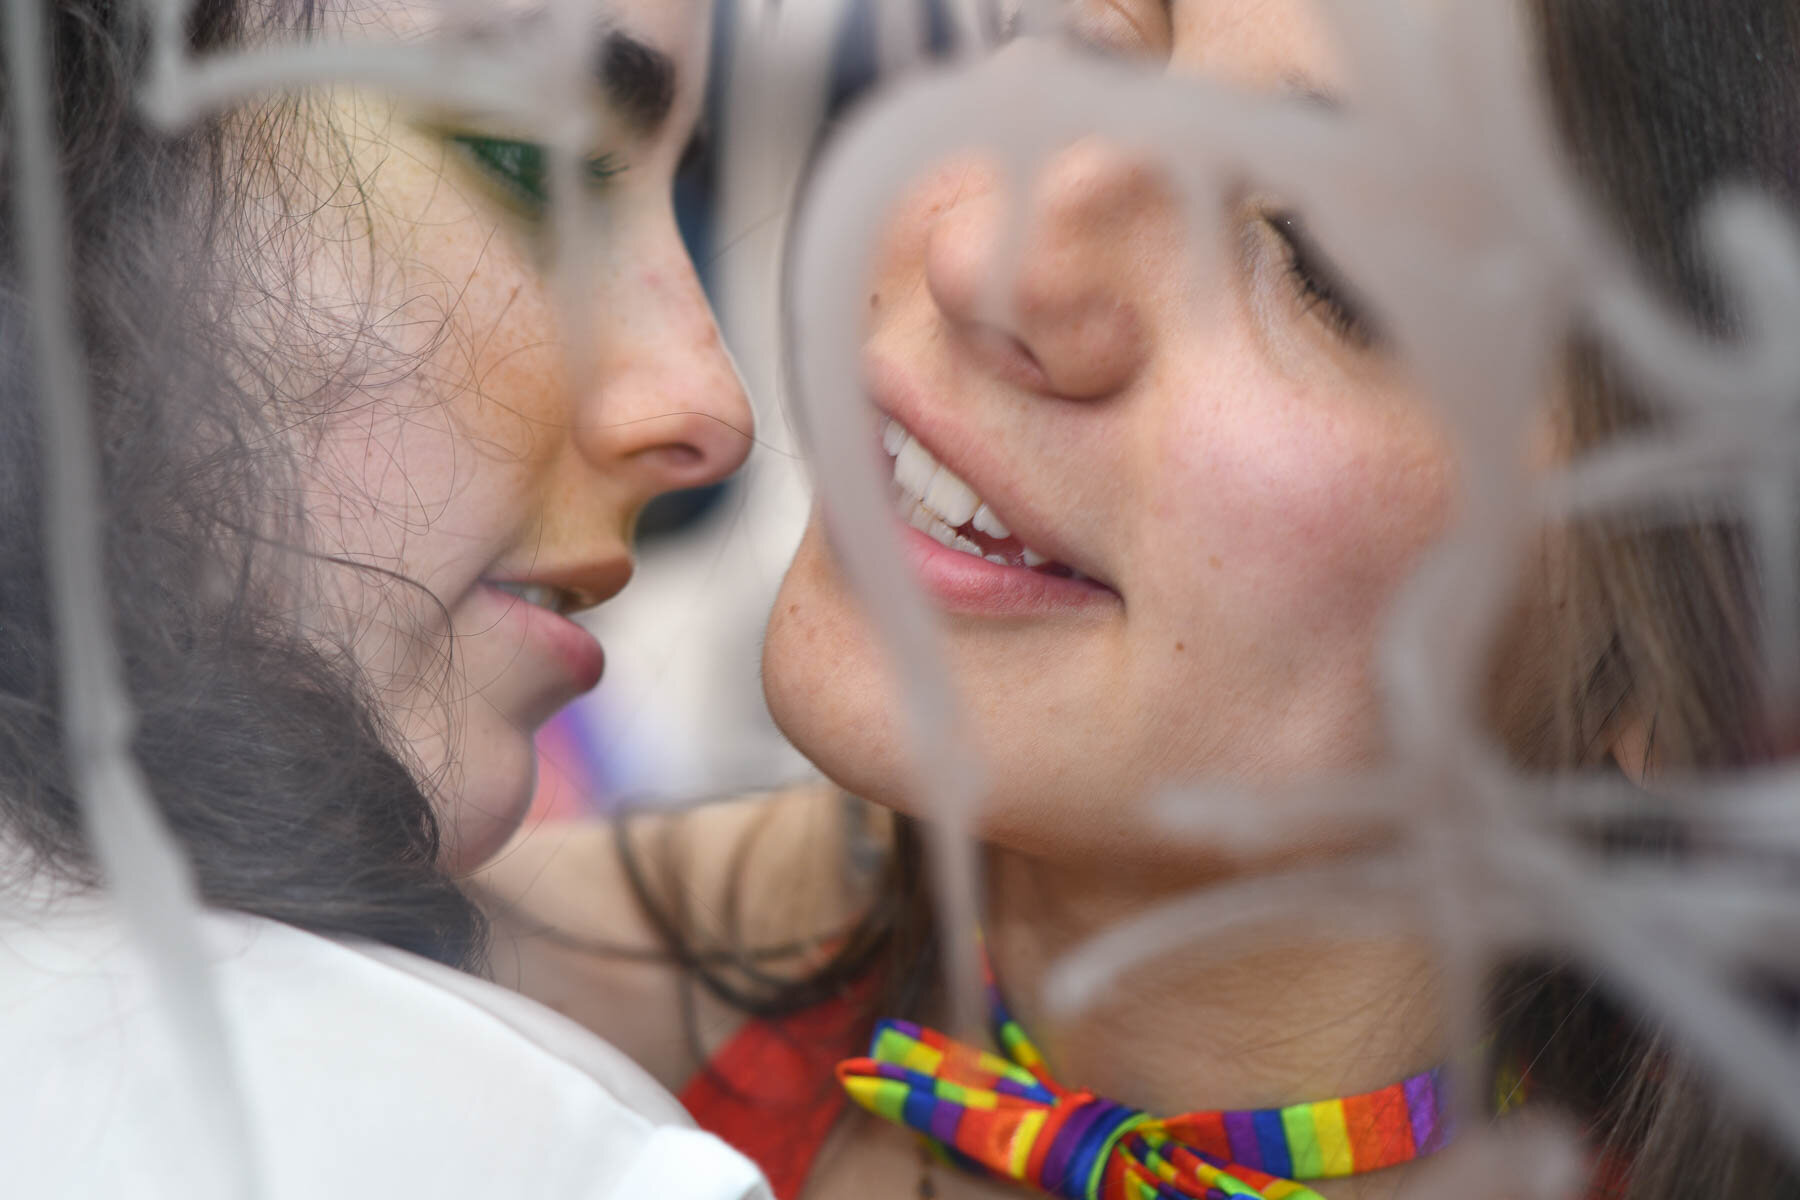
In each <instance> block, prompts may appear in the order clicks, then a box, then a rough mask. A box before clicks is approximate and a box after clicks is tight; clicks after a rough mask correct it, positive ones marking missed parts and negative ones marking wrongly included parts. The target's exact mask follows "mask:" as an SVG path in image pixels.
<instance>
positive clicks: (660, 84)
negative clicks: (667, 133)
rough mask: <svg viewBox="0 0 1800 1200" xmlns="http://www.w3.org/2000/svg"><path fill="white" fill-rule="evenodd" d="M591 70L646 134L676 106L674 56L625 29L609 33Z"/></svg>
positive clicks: (625, 114) (656, 126)
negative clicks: (633, 35)
mask: <svg viewBox="0 0 1800 1200" xmlns="http://www.w3.org/2000/svg"><path fill="white" fill-rule="evenodd" d="M595 58H596V61H595V63H594V74H595V75H596V76H597V77H598V78H599V81H600V87H601V88H602V89H603V90H604V91H605V92H606V98H607V99H608V100H610V101H611V102H612V106H613V107H614V108H616V109H618V110H619V113H620V114H621V115H622V116H624V117H625V119H626V120H627V121H629V122H631V124H632V126H633V127H634V128H635V130H636V131H637V133H638V134H639V135H640V136H642V137H649V136H651V135H652V134H654V133H655V132H656V131H657V130H658V129H660V128H661V127H662V123H663V122H664V121H666V120H668V119H669V113H670V112H671V111H673V110H674V108H675V81H676V75H675V60H674V59H672V58H670V57H669V56H668V55H667V54H664V53H663V52H662V51H661V50H658V49H657V48H656V47H654V46H651V45H647V44H646V43H644V42H640V41H639V40H638V39H636V38H634V37H632V36H631V35H630V34H628V33H609V34H607V35H606V40H605V41H603V42H602V43H600V50H599V52H598V54H597V55H596V56H595Z"/></svg>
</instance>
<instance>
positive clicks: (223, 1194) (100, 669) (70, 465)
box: [6, 0, 263, 1200]
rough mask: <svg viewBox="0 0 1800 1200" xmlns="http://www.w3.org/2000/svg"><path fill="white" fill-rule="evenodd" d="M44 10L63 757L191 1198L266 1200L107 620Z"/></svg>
mask: <svg viewBox="0 0 1800 1200" xmlns="http://www.w3.org/2000/svg"><path fill="white" fill-rule="evenodd" d="M43 7H45V6H44V5H42V4H40V2H39V0H10V2H9V3H8V4H7V6H6V11H7V16H6V73H7V76H8V80H9V88H8V91H9V100H10V103H11V108H12V129H11V132H12V135H13V138H14V145H15V147H16V153H17V156H18V161H17V163H16V164H14V165H13V167H12V170H11V176H12V185H13V188H14V197H15V199H14V212H13V220H14V223H15V224H14V227H15V229H16V230H18V231H19V233H18V235H17V236H18V238H19V241H20V243H21V244H20V245H19V246H17V247H16V250H17V253H18V255H19V261H20V262H21V264H22V266H23V274H24V280H25V284H26V287H27V289H28V293H29V295H30V298H31V308H30V311H31V314H32V320H31V327H32V330H31V332H32V347H33V353H34V356H35V358H36V375H37V383H38V388H37V390H38V396H39V413H38V415H39V420H40V421H41V422H42V427H41V430H40V435H39V436H40V437H41V438H42V440H43V446H44V462H45V489H44V521H45V529H44V545H45V548H46V549H45V556H46V563H45V568H46V575H47V578H48V580H49V595H48V597H47V600H48V607H49V611H50V613H51V620H52V624H53V626H54V628H55V630H56V643H57V663H58V673H59V678H60V681H61V694H62V695H61V723H62V740H63V746H62V750H63V755H64V757H65V758H66V759H67V763H68V771H69V776H70V779H71V781H72V782H73V784H74V791H75V795H76V799H77V802H78V804H79V806H80V810H81V814H82V820H83V825H84V828H85V831H86V833H87V837H88V839H89V841H90V842H91V844H92V848H93V852H94V858H95V860H96V862H97V864H98V866H99V869H100V873H101V875H102V877H103V878H104V880H105V882H106V887H107V892H108V900H109V901H110V904H111V907H112V909H113V911H114V912H115V913H116V914H117V916H118V918H119V920H120V922H121V924H122V925H123V927H124V928H125V930H126V932H127V934H128V935H129V936H130V938H131V942H132V945H133V946H134V947H135V948H136V949H137V951H138V952H139V953H140V954H141V956H142V960H143V963H144V966H145V968H146V971H147V976H148V980H149V984H150V989H151V993H152V995H153V996H154V997H155V999H156V1002H157V1007H158V1011H159V1015H160V1016H161V1018H162V1019H163V1020H164V1021H165V1022H166V1023H167V1026H168V1032H169V1034H170V1038H171V1041H172V1042H173V1044H174V1045H175V1047H176V1049H177V1052H178V1053H179V1055H180V1057H181V1060H182V1062H183V1063H184V1064H185V1066H186V1068H187V1070H188V1072H189V1075H188V1082H189V1083H190V1085H191V1087H192V1099H193V1102H194V1104H195V1105H196V1106H197V1107H198V1108H199V1110H200V1116H201V1118H202V1119H201V1122H200V1124H201V1127H202V1128H204V1129H205V1130H206V1136H207V1138H208V1141H209V1142H210V1145H208V1146H207V1150H208V1151H210V1153H208V1154H205V1155H203V1156H201V1157H200V1159H199V1161H196V1162H195V1163H194V1164H193V1169H194V1174H195V1177H194V1178H192V1179H191V1180H190V1181H189V1186H190V1187H191V1189H192V1191H191V1193H190V1194H194V1195H198V1196H202V1197H204V1196H208V1195H212V1196H217V1197H220V1198H221V1200H238V1198H240V1197H242V1198H247V1200H254V1198H255V1197H257V1196H260V1195H262V1194H263V1187H262V1181H261V1179H260V1178H259V1174H258V1171H257V1163H256V1154H255V1145H254V1142H253V1139H252V1136H251V1121H250V1113H249V1109H248V1107H247V1105H246V1102H245V1098H244V1095H243V1092H242V1089H241V1088H240V1087H239V1083H238V1075H237V1070H236V1065H235V1062H234V1055H233V1052H232V1048H231V1045H230V1038H229V1034H228V1032H227V1029H226V1025H225V1019H224V1011H223V1008H222V1006H221V1002H220V999H219V996H218V994H217V992H216V991H215V989H214V986H213V979H212V971H211V963H210V961H209V957H208V953H207V949H206V946H205V944H204V937H203V933H202V930H201V925H200V916H201V905H200V897H199V892H198V889H197V888H196V886H195V883H194V878H193V873H192V871H191V869H190V867H189V865H188V862H187V858H186V855H185V854H184V853H183V851H182V850H181V848H180V846H179V845H178V844H177V843H176V841H175V839H174V837H173V836H172V835H171V834H170V832H169V830H168V827H167V826H166V825H165V824H164V823H163V819H162V815H161V814H160V813H159V812H158V811H157V808H156V804H155V801H154V800H153V799H152V798H151V795H150V787H149V781H148V780H147V779H146V778H145V776H144V774H143V772H142V770H141V769H140V767H139V766H138V763H137V761H136V759H135V758H134V757H133V755H132V749H131V743H132V737H133V734H134V732H135V730H136V725H137V716H136V712H135V710H134V707H133V704H132V701H131V698H130V693H129V691H128V690H127V688H126V684H125V675H124V669H123V664H122V663H121V661H120V658H119V652H118V647H117V644H116V642H115V640H114V636H113V627H112V616H111V613H110V612H109V611H108V597H110V596H111V595H112V594H113V591H112V589H111V588H109V587H108V585H107V579H106V573H105V569H104V566H103V564H104V562H105V552H104V532H103V531H104V524H103V521H104V518H103V517H102V513H103V512H104V511H105V505H103V504H102V502H101V495H102V486H101V482H100V470H99V463H98V461H97V457H96V450H95V442H94V428H93V421H92V416H91V413H90V411H89V408H88V395H87V387H86V383H85V381H86V377H87V376H86V371H85V369H84V365H83V356H82V351H81V347H80V343H79V338H78V335H77V333H76V330H75V326H74V323H73V321H72V313H71V307H70V305H71V296H70V292H69V266H70V259H69V250H70V248H69V244H68V233H67V227H66V225H65V224H64V211H63V200H62V197H61V195H60V186H61V180H62V178H63V172H62V171H61V170H60V169H59V168H60V164H59V163H58V161H57V154H56V143H55V139H54V135H53V119H54V118H53V114H52V111H51V102H50V96H51V91H50V83H49V79H48V78H47V76H46V67H47V65H48V64H50V63H51V62H52V61H53V60H52V57H51V53H50V42H49V37H48V34H47V31H46V29H45V28H44V23H43V12H42V9H43ZM25 231H29V233H28V234H27V233H26V232H25Z"/></svg>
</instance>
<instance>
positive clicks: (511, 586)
mask: <svg viewBox="0 0 1800 1200" xmlns="http://www.w3.org/2000/svg"><path fill="white" fill-rule="evenodd" d="M494 586H495V587H497V588H499V589H500V590H501V591H503V592H505V593H506V594H507V595H509V596H516V597H518V598H519V599H520V600H523V601H524V602H525V603H527V604H535V605H537V606H538V607H539V608H547V609H549V610H550V611H551V612H561V611H562V598H563V594H562V591H561V589H559V588H553V587H545V586H544V585H543V584H539V583H496V584H494Z"/></svg>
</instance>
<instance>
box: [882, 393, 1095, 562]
mask: <svg viewBox="0 0 1800 1200" xmlns="http://www.w3.org/2000/svg"><path fill="white" fill-rule="evenodd" d="M881 445H882V448H883V449H884V450H886V451H887V453H888V456H889V457H890V458H891V459H892V460H893V469H894V502H895V506H896V508H897V509H898V511H899V514H900V518H901V519H902V520H904V521H905V522H906V523H907V524H909V525H911V526H912V527H913V528H914V529H916V530H918V531H919V532H920V533H922V534H924V535H925V536H926V537H928V538H930V539H932V540H933V541H935V542H937V543H938V544H939V545H941V546H944V547H947V548H948V549H951V550H955V551H958V552H960V553H963V554H967V555H970V556H972V557H974V558H979V559H985V560H986V561H988V562H990V563H993V564H994V565H995V566H999V567H1015V568H1021V569H1026V570H1030V571H1033V572H1035V573H1037V574H1040V575H1047V576H1050V577H1052V578H1057V579H1075V580H1083V579H1086V578H1087V577H1086V576H1084V575H1083V574H1081V572H1079V571H1077V570H1075V569H1073V568H1071V567H1068V566H1065V565H1063V564H1062V563H1059V562H1053V561H1051V560H1050V559H1049V558H1048V557H1046V556H1045V555H1042V554H1039V553H1038V552H1037V551H1035V550H1033V549H1032V548H1031V547H1029V546H1027V545H1025V544H1024V543H1023V542H1021V541H1019V540H1018V539H1017V538H1015V537H1014V536H1013V535H1012V531H1011V530H1009V529H1008V528H1007V527H1006V524H1005V522H1003V521H1001V519H1000V518H999V517H998V516H996V515H995V514H994V510H993V509H991V508H989V507H988V506H987V504H985V503H984V502H983V501H982V499H981V497H979V496H977V495H976V494H975V489H974V488H972V487H970V486H969V485H968V484H966V483H964V482H963V481H962V479H961V478H960V477H959V476H958V475H957V474H956V473H955V472H953V471H951V470H950V468H949V467H946V466H944V465H943V464H942V463H940V462H938V461H937V459H936V458H935V457H933V455H932V453H931V451H929V450H927V449H926V448H925V447H924V446H923V445H921V444H920V442H919V440H918V439H917V438H916V437H914V436H913V435H912V434H911V433H909V432H908V431H907V429H906V427H905V426H904V425H902V424H900V422H898V421H896V420H894V419H893V418H891V417H889V418H886V419H884V421H883V424H882V429H881Z"/></svg>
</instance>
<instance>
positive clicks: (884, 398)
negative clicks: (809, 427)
mask: <svg viewBox="0 0 1800 1200" xmlns="http://www.w3.org/2000/svg"><path fill="white" fill-rule="evenodd" d="M871 366H872V368H873V369H872V370H870V372H869V375H870V377H871V378H872V379H873V380H874V381H875V382H874V385H873V389H872V390H873V392H874V397H875V407H876V409H877V410H878V411H880V412H881V413H882V414H883V415H886V416H889V417H892V418H893V419H894V420H896V421H898V422H900V424H901V425H902V426H904V427H905V429H906V431H907V432H908V433H910V434H912V435H913V436H914V437H916V438H918V439H919V443H920V444H921V445H923V446H924V447H925V448H926V449H927V450H929V451H931V455H932V457H933V458H935V459H937V460H938V462H940V463H942V464H943V465H944V466H946V467H948V468H950V470H952V471H953V472H955V473H956V475H957V476H958V477H959V478H960V479H962V481H963V482H964V483H966V484H968V485H969V486H970V487H971V488H973V489H975V494H976V495H977V496H979V497H981V500H982V502H983V503H985V504H987V505H988V507H990V508H991V509H993V511H994V513H995V515H996V516H998V517H999V518H1000V519H1001V520H1002V521H1004V522H1005V523H1006V527H1007V528H1008V529H1009V530H1010V531H1011V532H1012V535H1013V537H1015V538H1017V539H1018V540H1019V541H1020V542H1021V543H1023V544H1024V545H1027V546H1030V547H1031V548H1032V549H1033V550H1035V551H1037V552H1038V553H1039V554H1042V555H1044V556H1045V557H1046V558H1049V559H1051V560H1052V561H1054V562H1059V563H1061V564H1063V565H1064V566H1066V567H1071V568H1073V569H1074V570H1077V571H1080V572H1081V573H1082V574H1083V575H1085V576H1087V577H1088V578H1089V579H1090V580H1092V581H1093V582H1095V583H1098V584H1101V585H1102V586H1104V587H1107V588H1111V589H1112V590H1114V591H1117V590H1118V589H1117V588H1115V587H1113V584H1112V581H1111V580H1110V579H1108V578H1107V577H1106V576H1105V574H1104V573H1102V572H1101V571H1099V570H1097V569H1096V564H1095V563H1094V562H1093V561H1092V560H1091V559H1088V558H1086V557H1085V556H1083V555H1082V554H1081V553H1080V552H1079V551H1078V550H1075V549H1073V548H1071V547H1070V546H1069V545H1068V543H1067V542H1065V541H1063V540H1062V538H1061V537H1060V536H1059V535H1058V534H1057V533H1056V532H1055V531H1054V530H1053V529H1051V528H1050V526H1049V525H1047V524H1046V523H1045V522H1044V521H1043V520H1042V519H1041V518H1040V517H1039V516H1038V514H1037V512H1036V511H1035V510H1034V509H1033V508H1032V507H1031V506H1030V505H1029V504H1027V503H1025V502H1024V501H1021V500H1019V499H1018V498H1017V497H1016V496H1015V495H1014V494H1013V493H1012V492H1011V491H1010V490H1009V489H1007V488H1006V487H1005V486H1003V485H998V484H995V483H993V482H991V480H994V479H996V478H997V477H998V476H999V475H1000V474H1001V472H1000V471H999V470H998V469H997V468H993V464H992V462H991V458H984V457H983V456H982V455H981V454H980V452H979V450H976V451H975V452H974V453H973V454H972V455H970V454H964V453H962V451H963V449H964V448H965V447H972V446H975V445H977V444H978V442H979V439H975V438H970V437H959V436H957V433H956V431H955V430H954V429H953V428H952V427H951V426H950V425H949V424H948V422H944V421H940V420H938V419H936V418H934V417H930V416H927V415H925V414H924V413H922V412H921V411H920V409H919V407H918V406H916V405H914V404H913V403H911V395H912V391H913V389H912V388H911V387H910V386H909V385H908V382H907V381H906V380H905V379H904V377H903V376H902V374H901V372H900V371H899V370H898V369H897V368H895V367H894V366H893V364H891V363H886V362H880V361H875V362H873V363H872V364H871ZM971 457H974V458H976V459H977V461H975V462H970V458H971ZM990 468H993V469H992V470H991V473H990Z"/></svg>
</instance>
